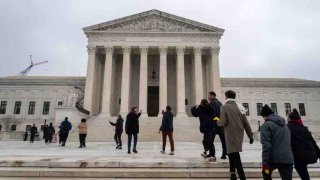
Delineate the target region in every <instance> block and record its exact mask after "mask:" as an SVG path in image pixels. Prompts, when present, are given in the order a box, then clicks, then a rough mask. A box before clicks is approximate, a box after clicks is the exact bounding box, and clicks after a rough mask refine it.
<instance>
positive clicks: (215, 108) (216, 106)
mask: <svg viewBox="0 0 320 180" xmlns="http://www.w3.org/2000/svg"><path fill="white" fill-rule="evenodd" d="M208 99H209V104H210V107H211V109H212V113H213V114H212V119H214V118H219V119H220V109H221V106H222V103H221V102H220V101H219V100H218V99H217V98H216V93H215V92H214V91H210V92H209V93H208ZM216 135H218V136H219V139H220V142H221V145H222V156H221V159H227V145H226V140H225V137H224V129H223V127H222V126H218V125H217V121H214V131H213V143H214V139H215V137H216ZM204 154H206V151H205V152H204Z"/></svg>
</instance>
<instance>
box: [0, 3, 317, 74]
mask: <svg viewBox="0 0 320 180" xmlns="http://www.w3.org/2000/svg"><path fill="white" fill-rule="evenodd" d="M150 9H158V10H161V11H165V12H168V13H171V14H175V15H178V16H182V17H186V18H189V19H192V20H196V21H200V22H203V23H206V24H210V25H213V26H217V27H221V28H224V29H225V30H226V31H225V34H224V36H223V37H222V39H221V56H220V69H221V76H222V77H293V78H302V79H311V80H320V73H319V70H320V61H319V57H320V35H319V33H318V31H319V30H320V16H319V14H320V1H317V0H305V1H300V0H283V1H276V0H271V1H257V0H245V1H237V0H234V1H224V0H219V1H211V0H202V1H197V0H174V1H170V0H162V1H156V0H134V1H133V0H123V1H122V0H118V1H106V0H97V1H85V0H82V1H78V0H71V1H65V0H56V1H46V0H34V1H23V0H20V1H18V0H1V1H0V17H1V19H0V27H1V28H0V39H1V41H0V54H1V57H0V63H1V66H0V76H9V75H15V74H18V73H19V71H21V70H22V69H24V68H25V67H27V66H28V65H29V54H30V53H32V55H33V58H34V60H35V61H41V60H48V61H49V63H48V64H47V65H44V66H39V67H35V68H34V69H33V70H32V71H31V73H30V74H29V75H45V76H52V75H61V76H67V75H76V76H77V75H81V76H84V75H85V74H86V65H87V53H86V44H87V42H86V37H85V35H84V34H83V32H82V27H85V26H89V25H93V24H96V23H101V22H105V21H108V20H112V19H116V18H120V17H123V16H127V15H131V14H134V13H139V12H142V11H146V10H150Z"/></svg>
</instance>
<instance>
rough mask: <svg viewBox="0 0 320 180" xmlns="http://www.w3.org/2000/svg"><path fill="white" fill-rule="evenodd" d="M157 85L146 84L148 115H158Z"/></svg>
mask: <svg viewBox="0 0 320 180" xmlns="http://www.w3.org/2000/svg"><path fill="white" fill-rule="evenodd" d="M158 113H159V86H148V116H158Z"/></svg>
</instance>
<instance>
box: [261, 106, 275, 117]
mask: <svg viewBox="0 0 320 180" xmlns="http://www.w3.org/2000/svg"><path fill="white" fill-rule="evenodd" d="M260 114H261V116H263V117H267V116H269V115H270V114H273V111H272V109H271V108H270V107H269V106H268V105H267V104H266V105H264V106H263V107H262V109H261V113H260Z"/></svg>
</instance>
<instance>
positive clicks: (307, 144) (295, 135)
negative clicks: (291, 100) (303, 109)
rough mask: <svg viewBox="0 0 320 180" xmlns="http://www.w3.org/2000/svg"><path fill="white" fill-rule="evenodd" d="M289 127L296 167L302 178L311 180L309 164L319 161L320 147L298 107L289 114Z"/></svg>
mask: <svg viewBox="0 0 320 180" xmlns="http://www.w3.org/2000/svg"><path fill="white" fill-rule="evenodd" d="M288 128H289V129H290V132H291V149H292V153H293V157H294V167H295V169H296V171H297V172H298V174H299V176H300V178H301V179H302V180H309V179H310V177H309V173H308V167H307V165H308V164H314V163H316V162H317V160H318V158H320V149H319V147H318V145H317V143H316V141H315V140H314V139H313V137H312V135H311V133H310V131H309V130H308V128H307V127H306V126H304V125H303V123H302V120H301V117H300V115H299V113H298V111H297V110H296V109H293V111H292V112H291V113H290V114H289V117H288Z"/></svg>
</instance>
